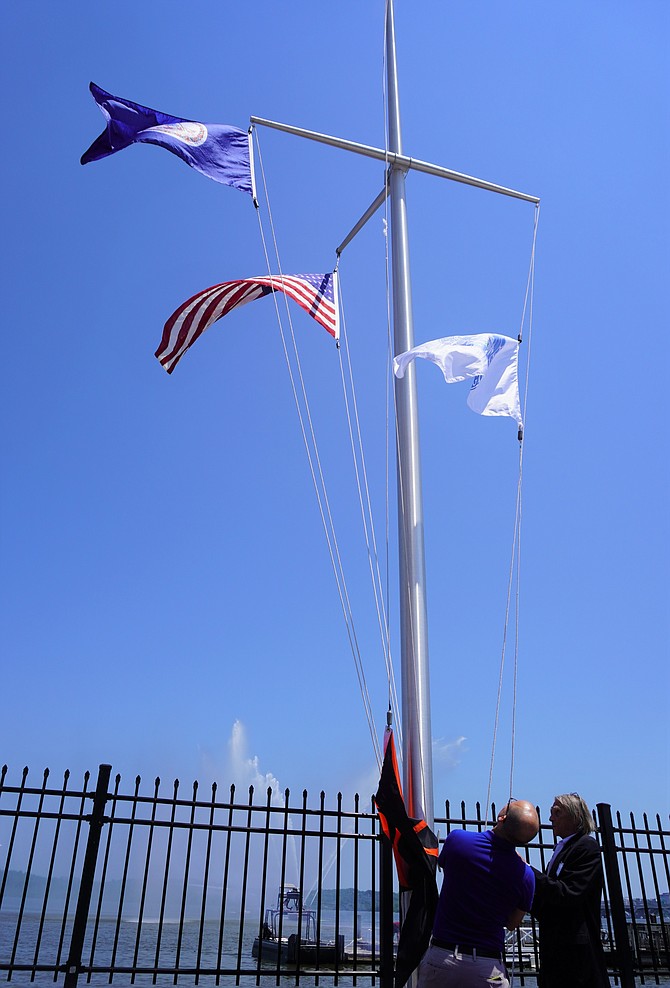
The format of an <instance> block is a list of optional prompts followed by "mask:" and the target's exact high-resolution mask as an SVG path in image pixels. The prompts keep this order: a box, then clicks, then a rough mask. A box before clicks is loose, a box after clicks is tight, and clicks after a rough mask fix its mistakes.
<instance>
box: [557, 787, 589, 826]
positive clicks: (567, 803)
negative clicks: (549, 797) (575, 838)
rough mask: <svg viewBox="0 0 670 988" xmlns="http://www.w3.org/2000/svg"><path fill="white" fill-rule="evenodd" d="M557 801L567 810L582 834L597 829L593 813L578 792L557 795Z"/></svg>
mask: <svg viewBox="0 0 670 988" xmlns="http://www.w3.org/2000/svg"><path fill="white" fill-rule="evenodd" d="M554 802H555V803H558V805H559V806H560V807H561V809H563V810H565V812H566V813H567V814H568V816H569V817H570V819H571V820H572V822H573V823H574V825H575V827H576V828H577V830H578V831H579V833H581V834H591V833H593V831H594V830H595V829H596V825H595V823H594V822H593V814H592V813H591V811H590V809H589V808H588V806H587V805H586V803H585V802H584V800H583V799H582V797H581V796H580V795H579V793H577V792H568V793H564V795H563V796H556V798H555V799H554Z"/></svg>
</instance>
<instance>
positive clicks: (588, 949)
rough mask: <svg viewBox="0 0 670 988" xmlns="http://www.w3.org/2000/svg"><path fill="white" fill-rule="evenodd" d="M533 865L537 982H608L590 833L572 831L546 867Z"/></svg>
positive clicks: (583, 987)
mask: <svg viewBox="0 0 670 988" xmlns="http://www.w3.org/2000/svg"><path fill="white" fill-rule="evenodd" d="M533 870H534V871H535V898H534V899H533V905H532V907H531V915H532V916H534V917H535V919H536V920H537V921H538V924H539V933H540V971H539V976H538V985H539V988H559V986H560V988H565V986H567V985H570V986H574V988H578V986H579V988H609V979H608V977H607V969H606V966H605V958H604V954H603V946H602V941H601V937H600V897H601V895H602V889H603V866H602V860H601V856H600V848H599V847H598V845H597V843H596V842H595V840H594V839H593V838H592V837H588V836H585V835H582V836H579V835H575V836H574V837H571V838H570V840H569V841H568V842H567V844H564V845H563V847H562V848H561V850H560V851H559V852H558V854H557V855H556V857H555V858H554V860H553V861H552V862H551V865H550V867H549V869H548V871H547V874H544V873H543V872H541V871H537V870H535V869H533Z"/></svg>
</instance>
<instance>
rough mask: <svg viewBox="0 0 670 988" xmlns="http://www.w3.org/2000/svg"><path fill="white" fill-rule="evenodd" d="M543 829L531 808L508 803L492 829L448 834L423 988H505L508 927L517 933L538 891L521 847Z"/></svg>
mask: <svg viewBox="0 0 670 988" xmlns="http://www.w3.org/2000/svg"><path fill="white" fill-rule="evenodd" d="M539 826H540V824H539V820H538V816H537V811H536V810H535V807H534V806H533V805H532V803H528V802H526V801H525V800H514V801H511V800H510V802H509V803H508V804H507V805H506V806H505V808H504V809H502V810H501V811H500V813H499V815H498V822H497V823H496V825H495V827H494V828H493V830H487V831H486V832H485V833H473V832H471V831H467V830H453V831H452V832H451V833H450V834H449V836H448V837H447V839H446V840H445V842H444V845H443V847H442V851H441V852H440V857H439V859H438V865H439V867H440V868H441V869H442V870H443V872H444V880H443V882H442V890H441V892H440V901H439V902H438V905H437V912H436V914H435V923H434V924H433V936H432V938H431V941H430V946H429V948H428V950H427V951H426V953H425V954H424V956H423V960H422V961H421V965H420V967H419V982H418V988H447V986H449V988H452V986H453V988H470V986H472V988H475V986H477V985H489V986H490V985H498V986H500V988H508V986H509V981H508V980H507V972H506V970H505V965H504V963H503V960H502V953H503V943H504V938H505V931H504V927H507V929H508V930H513V929H516V927H517V926H519V924H520V923H521V922H522V920H523V917H524V915H525V914H526V912H527V911H528V910H529V909H530V907H531V904H532V901H533V892H534V891H535V875H534V874H533V871H532V869H531V868H529V867H528V865H527V864H525V862H524V861H523V859H522V858H521V857H520V855H519V854H517V851H516V848H517V847H519V846H520V845H522V844H527V843H528V842H529V841H531V840H532V839H533V838H534V837H535V835H536V834H537V832H538V829H539Z"/></svg>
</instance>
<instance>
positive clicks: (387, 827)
mask: <svg viewBox="0 0 670 988" xmlns="http://www.w3.org/2000/svg"><path fill="white" fill-rule="evenodd" d="M375 804H376V806H377V813H378V815H379V822H380V824H381V827H382V830H383V832H384V834H385V835H386V836H387V837H388V839H389V840H390V841H391V844H392V845H393V856H394V858H395V864H396V870H397V872H398V884H399V885H400V891H401V892H411V898H410V903H409V907H408V909H407V912H406V914H405V919H404V922H403V924H402V927H401V930H400V941H399V943H398V955H397V958H396V968H395V988H402V986H403V985H404V984H405V982H406V981H407V980H408V978H409V977H410V975H411V974H412V971H414V970H415V969H416V968H417V967H418V966H419V961H420V960H421V958H422V957H423V955H424V953H425V951H426V949H427V947H428V942H429V940H430V934H431V932H432V929H433V919H434V917H435V908H436V906H437V898H438V895H437V882H436V880H435V872H436V870H437V856H438V844H437V837H436V836H435V834H434V833H433V832H432V830H431V829H430V827H429V826H428V824H427V823H426V821H425V820H413V819H412V818H411V817H409V816H408V815H407V810H406V809H405V801H404V799H403V797H402V786H401V785H400V776H399V774H398V761H397V758H396V753H395V743H394V741H393V731H391V730H390V729H387V731H386V737H385V739H384V763H383V765H382V774H381V778H380V779H379V788H378V789H377V795H376V796H375Z"/></svg>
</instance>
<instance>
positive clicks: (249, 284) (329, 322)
mask: <svg viewBox="0 0 670 988" xmlns="http://www.w3.org/2000/svg"><path fill="white" fill-rule="evenodd" d="M273 292H284V293H285V294H286V295H287V296H288V297H289V298H292V299H293V300H294V301H296V302H297V303H298V305H300V306H302V308H303V309H304V310H305V312H308V313H309V314H310V316H312V317H313V318H314V319H316V321H317V322H318V323H320V324H321V325H322V326H323V327H324V329H326V330H328V332H329V333H330V335H331V336H334V337H335V339H336V340H337V339H339V335H340V327H339V315H338V304H337V274H336V272H330V273H328V274H293V275H286V274H285V275H266V276H264V277H259V278H242V279H240V280H238V281H224V282H223V283H222V284H221V285H213V286H212V288H206V289H205V290H204V291H202V292H198V294H197V295H193V296H192V297H191V298H189V299H187V301H186V302H184V303H183V304H182V305H180V306H179V308H178V309H177V310H176V311H175V312H173V313H172V315H171V316H170V318H169V319H168V321H167V322H166V323H165V328H164V329H163V338H162V340H161V342H160V346H159V347H158V349H157V350H156V357H157V358H158V359H159V361H160V362H161V364H162V365H163V367H164V368H165V370H166V371H167V372H168V374H171V373H172V371H173V370H174V369H175V367H176V366H177V363H178V362H179V360H180V359H181V357H182V356H183V355H184V354H185V353H186V351H187V350H188V348H189V347H190V346H192V345H193V343H195V341H196V340H197V339H198V337H199V336H202V334H203V333H204V332H205V330H206V329H208V328H209V327H210V326H211V325H212V323H215V322H216V321H217V319H221V318H222V317H223V316H226V315H228V313H229V312H232V311H233V309H237V308H239V307H240V306H241V305H246V304H247V302H253V301H254V299H257V298H262V297H263V296H264V295H271V294H272V293H273Z"/></svg>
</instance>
